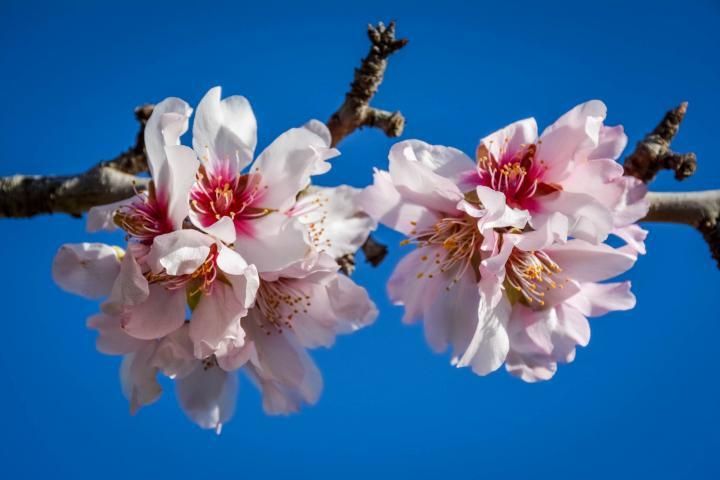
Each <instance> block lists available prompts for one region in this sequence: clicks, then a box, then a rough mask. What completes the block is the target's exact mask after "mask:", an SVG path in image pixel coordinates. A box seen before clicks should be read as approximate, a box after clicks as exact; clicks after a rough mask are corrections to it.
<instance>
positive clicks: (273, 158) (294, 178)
mask: <svg viewBox="0 0 720 480" xmlns="http://www.w3.org/2000/svg"><path fill="white" fill-rule="evenodd" d="M312 125H313V127H312V129H310V128H306V127H300V128H292V129H290V130H288V131H286V132H285V133H283V134H282V135H280V136H279V137H278V138H276V139H275V141H274V142H273V143H271V144H270V145H269V146H268V147H267V148H266V149H265V150H264V151H263V152H262V153H261V154H260V156H259V157H258V158H257V160H256V161H255V163H254V164H253V167H252V172H253V173H255V172H257V173H259V174H260V175H261V176H262V180H261V182H262V187H261V188H264V187H267V188H266V189H265V191H264V192H263V193H262V194H261V196H260V198H259V199H258V200H257V203H258V205H262V206H263V207H264V208H271V209H275V210H278V211H280V212H285V211H286V210H288V209H289V208H290V207H291V206H292V205H293V204H294V203H295V199H296V198H297V194H298V193H299V192H300V191H302V190H303V189H304V188H305V187H307V186H308V185H309V184H310V177H311V176H312V175H317V174H320V173H325V172H327V171H328V170H330V164H329V163H327V162H326V160H328V159H330V158H333V157H336V156H338V155H339V154H340V152H339V151H338V150H336V149H334V148H330V144H329V143H327V142H326V139H327V135H318V134H317V133H315V131H316V130H318V129H319V125H318V124H317V123H315V124H312Z"/></svg>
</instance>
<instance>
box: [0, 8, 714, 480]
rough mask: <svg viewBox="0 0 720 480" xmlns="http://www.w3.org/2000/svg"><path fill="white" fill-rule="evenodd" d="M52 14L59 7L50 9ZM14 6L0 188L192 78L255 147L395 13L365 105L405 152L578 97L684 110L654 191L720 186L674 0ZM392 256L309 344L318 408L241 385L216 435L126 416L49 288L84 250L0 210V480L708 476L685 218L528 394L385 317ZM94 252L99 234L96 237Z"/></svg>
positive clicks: (72, 160)
mask: <svg viewBox="0 0 720 480" xmlns="http://www.w3.org/2000/svg"><path fill="white" fill-rule="evenodd" d="M60 3H62V5H61V4H60ZM149 3H150V2H70V1H67V2H52V3H43V2H19V1H7V0H4V1H3V2H2V4H0V71H1V72H3V74H2V75H0V105H2V114H0V146H2V155H0V174H2V175H8V174H13V173H17V172H23V173H57V174H62V173H73V172H77V171H81V170H83V169H85V168H87V167H89V166H91V165H92V164H94V163H96V162H97V161H99V160H102V159H107V158H111V157H113V156H114V155H116V154H117V153H119V152H120V151H121V150H123V149H125V148H127V147H128V146H129V145H130V144H131V143H132V141H133V138H134V135H135V132H136V125H135V123H134V120H133V116H132V110H133V108H134V107H135V106H136V105H138V104H141V103H144V102H154V101H158V100H160V99H162V98H163V97H165V96H171V95H172V96H180V97H183V98H185V99H186V100H188V101H189V102H190V103H192V104H195V103H196V102H197V101H198V100H199V99H200V98H201V96H202V94H203V93H204V92H205V91H206V90H207V89H208V88H209V87H211V86H214V85H218V84H219V85H222V86H223V87H224V90H225V93H226V94H233V93H235V94H242V95H245V96H247V97H248V98H249V99H250V101H251V102H252V104H253V107H254V109H255V112H256V115H257V118H258V123H259V145H260V146H261V147H262V146H264V145H267V144H268V143H269V142H270V141H271V140H272V139H273V138H274V137H275V136H276V135H278V134H279V133H281V132H282V131H284V130H285V129H287V128H289V127H291V126H296V125H298V124H301V123H304V122H305V121H306V120H307V119H308V118H312V117H316V118H319V119H321V120H324V119H326V118H327V117H328V116H329V114H330V113H331V112H333V111H334V109H335V108H336V107H337V105H338V104H339V103H340V102H341V101H342V97H343V95H344V93H345V90H346V86H347V84H348V83H349V81H350V79H351V75H352V69H353V68H354V67H355V66H356V65H357V63H358V61H359V59H360V58H361V57H362V56H363V55H364V54H365V52H366V50H367V40H366V38H365V33H364V29H365V25H366V24H367V23H368V22H375V21H378V20H388V19H392V18H395V19H397V21H398V28H399V32H400V34H401V35H404V36H407V37H408V38H410V44H409V45H408V47H407V48H406V49H405V50H403V51H402V52H400V53H399V54H397V56H396V57H393V59H392V61H391V64H390V67H389V70H388V72H387V75H386V81H385V83H384V84H383V85H382V88H381V91H380V93H379V94H378V95H377V97H376V100H375V104H376V105H377V106H379V107H383V108H388V109H399V110H402V112H403V113H404V114H405V115H406V117H407V119H408V121H407V128H406V130H405V135H404V138H422V139H424V140H426V141H429V142H431V143H440V144H445V145H453V146H456V147H458V148H461V149H463V150H465V151H466V152H472V151H473V149H474V147H475V145H476V143H477V141H478V139H479V138H480V137H482V136H484V135H485V134H487V133H489V132H491V131H493V130H495V129H497V128H499V127H502V126H504V125H505V124H507V123H509V122H511V121H514V120H516V119H520V118H523V117H527V116H535V117H536V118H537V119H538V122H539V124H540V125H541V126H544V125H547V124H548V123H549V122H551V121H552V120H554V119H555V118H556V117H557V116H559V115H560V114H561V113H563V112H564V111H566V110H567V109H569V108H570V107H572V106H574V105H575V104H577V103H579V102H582V101H584V100H587V99H590V98H600V99H602V100H604V101H605V102H606V103H607V105H608V108H609V118H608V121H609V123H611V124H616V123H622V124H623V125H624V126H625V128H626V132H627V133H628V135H629V137H630V139H631V143H634V142H635V141H637V139H639V138H640V137H641V136H642V134H644V133H645V132H646V131H648V130H649V129H651V128H652V127H653V126H654V124H655V123H656V121H657V120H658V119H659V118H660V117H661V115H662V114H663V112H664V111H665V110H667V109H668V108H670V107H672V106H674V105H676V104H677V103H679V102H680V101H682V100H688V101H689V102H690V109H689V113H688V116H687V119H686V121H685V123H684V124H683V127H682V131H681V133H680V135H679V137H678V138H677V140H676V142H675V144H674V146H675V148H676V149H677V150H678V151H689V150H692V151H695V152H696V153H697V155H698V158H699V169H698V173H697V175H696V177H694V178H692V179H690V180H688V181H687V182H686V183H683V184H677V183H675V181H674V180H673V179H672V178H671V175H669V174H664V175H661V177H660V178H659V179H658V180H657V181H656V182H655V183H654V184H653V188H655V189H658V190H673V189H682V190H690V189H703V188H713V187H715V188H718V187H720V163H719V162H718V161H717V160H718V154H717V148H716V142H717V134H716V131H717V127H716V123H717V111H718V108H720V89H719V88H718V85H720V63H719V62H718V57H717V51H718V48H720V30H718V29H717V25H718V22H720V5H719V4H718V3H717V1H710V0H707V1H684V2H672V3H670V2H658V1H653V2H640V1H638V2H619V1H617V2H616V1H609V2H566V3H556V2H531V1H527V2H492V3H486V2H474V5H472V6H471V5H468V4H469V3H470V2H453V1H444V2H433V3H429V4H422V3H420V2H374V1H365V2H362V3H358V4H355V5H351V4H349V3H347V2H328V3H324V2H319V1H317V2H312V3H304V4H300V3H299V2H293V3H292V4H288V5H286V4H283V3H277V2H270V1H265V2H253V3H248V4H242V3H241V2H227V3H214V2H203V3H202V4H200V3H197V2H195V3H189V2H165V3H160V2H153V4H152V5H150V4H149ZM392 143H393V141H392V140H390V139H387V138H385V137H384V136H383V135H382V134H381V133H380V132H378V131H372V130H367V131H362V132H359V133H355V134H354V135H353V136H352V137H350V138H349V139H347V140H346V141H345V142H344V143H343V144H342V145H341V150H342V152H343V155H342V156H341V157H340V158H338V159H337V160H336V161H335V166H334V168H333V170H332V172H331V173H330V174H329V175H328V176H327V177H325V178H323V180H322V183H324V184H335V183H350V184H353V185H357V186H361V185H363V184H365V183H367V182H369V181H370V179H371V171H372V166H373V165H376V166H380V167H384V166H386V165H387V159H386V153H387V150H388V149H389V147H390V145H391V144H392ZM377 235H378V237H379V238H380V239H381V240H383V241H385V242H386V243H388V244H389V245H391V247H392V250H391V254H390V256H389V257H388V259H387V260H386V262H385V263H384V264H383V265H382V266H381V267H380V268H378V269H371V268H369V267H366V266H365V265H361V266H360V267H359V268H358V271H357V273H356V275H355V279H356V281H358V282H359V283H361V284H363V285H365V286H366V287H367V288H368V289H369V291H370V292H371V294H372V295H373V297H374V299H375V300H376V302H377V304H378V306H379V307H380V309H381V315H380V317H379V319H378V321H377V323H376V324H375V325H374V326H372V327H371V328H368V329H366V330H365V331H362V332H359V333H358V334H356V335H352V336H349V337H343V338H341V339H340V340H339V342H338V343H337V345H336V347H335V348H334V349H332V350H324V351H317V352H315V355H314V356H315V358H316V360H317V361H318V363H319V365H320V366H321V369H322V371H323V373H324V377H325V384H326V386H325V392H324V394H323V397H322V398H321V400H320V402H319V404H318V405H317V406H315V407H313V408H309V409H306V410H305V411H303V412H302V413H301V414H299V415H295V416H292V417H279V418H276V417H266V416H265V415H264V414H263V413H262V411H261V407H260V401H259V397H258V394H257V392H255V391H254V389H253V388H252V386H251V385H249V383H248V382H245V383H244V384H243V385H242V387H241V395H240V400H239V404H238V408H237V412H236V415H235V418H234V420H233V421H232V422H231V423H230V424H228V425H227V426H226V428H225V429H224V430H223V434H222V435H221V436H219V437H217V436H215V435H214V434H212V433H210V432H208V431H203V430H201V429H199V428H197V427H196V426H195V425H193V424H192V423H190V422H189V421H187V420H186V419H185V418H184V416H183V414H182V412H181V411H180V409H179V407H178V406H177V404H176V402H175V399H174V394H173V392H172V389H171V388H169V389H167V391H166V393H165V395H164V397H163V399H162V400H161V401H160V402H159V403H157V404H155V405H153V406H151V407H149V408H147V409H145V410H143V411H141V412H140V413H139V414H138V415H137V416H135V417H131V416H130V415H129V413H128V408H127V404H126V401H125V399H124V398H123V397H122V394H121V392H120V388H119V384H118V379H117V367H118V365H119V359H118V358H113V357H106V356H102V355H100V354H98V353H97V352H95V349H94V339H93V334H92V333H91V332H88V331H87V330H86V329H85V327H84V321H85V318H86V317H87V316H88V315H90V314H92V313H93V312H94V311H95V310H96V308H97V307H96V305H95V304H93V303H91V302H86V301H84V300H82V299H80V298H76V297H73V296H70V295H68V294H65V293H63V292H61V291H60V290H59V289H58V288H57V287H56V286H54V285H53V283H52V280H51V278H50V264H51V260H52V257H53V255H54V253H55V251H56V249H57V248H58V246H59V245H60V244H61V243H64V242H78V241H83V240H87V239H89V238H90V237H89V236H88V234H86V233H85V231H84V224H83V222H82V221H80V220H76V219H71V218H68V217H65V216H52V217H38V218H34V219H31V220H2V221H0V238H2V247H3V248H2V249H1V250H0V264H1V265H2V267H3V269H2V271H3V273H4V279H3V282H2V285H3V289H2V299H3V306H4V312H3V313H4V315H3V321H2V324H3V341H2V344H1V345H2V347H1V348H0V373H2V378H3V381H2V387H1V389H2V395H0V411H2V412H3V413H2V415H3V421H2V423H1V426H0V476H2V477H3V478H45V477H47V476H52V477H54V478H70V477H72V478H78V479H79V478H96V477H97V476H98V475H102V476H103V478H106V479H115V478H125V479H127V478H134V479H144V478H153V477H157V476H158V475H162V476H163V478H166V477H174V478H184V477H193V478H211V476H217V475H223V476H226V477H228V478H236V477H242V478H257V477H260V476H261V475H262V476H263V478H287V477H290V476H292V477H293V478H296V479H304V478H366V477H367V476H369V475H373V476H375V477H376V478H385V477H390V476H392V477H394V478H398V477H400V478H402V477H409V476H412V477H414V478H437V477H439V476H443V477H448V478H453V477H458V476H462V477H465V478H495V477H500V476H502V477H503V478H505V479H516V478H517V479H525V478H565V477H571V476H572V477H578V478H585V479H591V478H598V479H600V478H603V479H604V478H607V477H613V478H639V477H642V478H645V477H653V478H698V479H700V478H718V477H719V476H720V457H718V456H717V451H718V448H720V434H719V432H718V426H719V425H720V423H719V422H720V410H719V409H718V408H717V405H718V396H719V395H720V389H719V388H718V383H717V370H716V368H715V365H716V363H717V348H718V347H717V345H718V342H717V338H718V336H719V335H720V322H718V320H719V318H718V314H717V311H718V309H717V303H716V299H717V295H718V293H720V290H719V289H718V284H719V281H720V272H718V271H717V270H716V269H715V268H714V266H713V265H712V263H711V262H710V261H709V257H708V253H707V250H706V246H705V245H704V243H703V242H702V240H701V238H700V236H699V235H698V234H697V233H696V232H694V231H692V230H691V229H689V228H684V227H676V226H657V225H652V226H650V237H649V240H648V249H649V254H648V255H647V256H646V257H644V258H641V260H640V261H639V262H638V264H637V266H636V268H634V269H633V270H632V271H631V272H630V273H629V274H628V275H627V277H628V278H629V279H631V280H632V281H633V283H634V290H635V293H636V294H637V296H638V306H637V308H636V309H634V310H633V311H631V312H624V313H617V314H611V315H608V316H606V317H603V318H600V319H596V320H594V321H593V322H592V328H593V330H592V340H591V342H590V345H589V347H587V348H585V349H581V350H580V351H579V352H578V355H577V359H576V361H575V363H573V364H572V365H569V366H563V367H561V369H560V371H559V373H558V374H557V375H556V377H555V378H554V379H553V380H552V381H550V382H548V383H543V384H536V385H527V384H524V383H522V382H521V381H519V380H517V379H515V378H512V377H511V376H510V375H508V374H506V373H504V372H503V371H500V372H497V373H496V374H494V375H491V376H489V377H485V378H480V377H477V376H475V375H473V374H472V373H471V372H469V371H465V370H456V369H454V368H452V367H450V366H449V363H448V357H447V356H441V355H435V354H433V353H431V352H430V350H429V349H428V348H427V347H426V345H425V344H424V341H423V336H422V332H421V330H420V328H419V327H406V326H403V325H401V324H400V314H401V310H400V309H399V308H397V307H392V306H391V305H389V303H388V302H387V300H386V297H385V292H384V283H385V281H386V279H387V278H388V275H389V274H390V272H391V271H392V269H393V266H394V265H395V264H396V262H397V261H398V258H399V255H400V253H401V250H400V248H398V247H397V245H398V241H399V240H400V238H399V237H398V236H397V235H396V234H394V233H392V232H390V231H387V230H381V231H380V232H378V234H377ZM96 238H97V239H99V240H108V241H120V240H119V238H118V237H117V236H100V237H96Z"/></svg>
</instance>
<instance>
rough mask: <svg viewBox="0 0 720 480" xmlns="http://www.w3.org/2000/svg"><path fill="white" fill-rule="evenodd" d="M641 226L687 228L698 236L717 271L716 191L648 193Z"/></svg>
mask: <svg viewBox="0 0 720 480" xmlns="http://www.w3.org/2000/svg"><path fill="white" fill-rule="evenodd" d="M647 199H648V201H649V203H650V210H649V211H648V214H647V215H646V216H645V218H644V219H643V221H645V222H667V223H679V224H684V225H690V226H691V227H694V228H697V229H698V230H699V231H700V233H702V235H703V237H704V238H705V241H706V242H708V245H709V246H710V253H711V254H712V256H713V258H714V259H715V261H716V262H717V264H718V268H720V190H706V191H702V192H663V193H655V192H651V193H648V196H647Z"/></svg>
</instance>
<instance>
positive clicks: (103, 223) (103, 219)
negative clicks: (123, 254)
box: [85, 196, 137, 233]
mask: <svg viewBox="0 0 720 480" xmlns="http://www.w3.org/2000/svg"><path fill="white" fill-rule="evenodd" d="M136 198H137V196H132V197H130V198H125V199H123V200H119V201H117V202H114V203H108V204H106V205H99V206H97V207H92V208H91V209H90V210H88V213H87V224H86V227H85V228H86V229H87V231H88V232H90V233H95V232H99V231H101V230H103V231H106V232H112V231H114V230H117V228H118V227H117V225H115V220H114V217H115V212H117V211H118V209H119V208H121V207H124V206H125V205H130V204H131V203H133V201H135V199H136Z"/></svg>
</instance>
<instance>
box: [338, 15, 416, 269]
mask: <svg viewBox="0 0 720 480" xmlns="http://www.w3.org/2000/svg"><path fill="white" fill-rule="evenodd" d="M368 38H369V39H370V43H371V45H370V51H369V52H368V54H367V56H366V57H365V58H363V60H362V62H361V63H360V68H356V69H355V77H354V78H353V81H352V83H351V84H350V90H349V91H348V93H347V94H345V101H344V102H343V104H342V105H340V108H338V109H337V111H336V112H335V113H333V114H332V115H331V116H330V119H329V120H328V122H327V126H328V129H330V134H331V135H332V145H333V146H337V145H338V144H339V143H340V142H341V141H342V140H343V139H344V138H345V137H347V136H348V135H350V134H351V133H352V132H354V131H355V130H357V129H358V128H362V127H375V128H379V129H380V130H382V131H383V132H385V135H387V136H388V137H399V136H400V135H402V132H403V128H404V127H405V117H403V115H402V114H401V113H400V112H388V111H386V110H380V109H377V108H374V107H371V106H370V101H371V100H372V98H373V96H374V95H375V94H376V93H377V91H378V88H379V87H380V84H381V83H382V81H383V76H384V74H385V69H386V68H387V63H388V58H389V57H390V55H392V54H393V53H395V52H396V51H398V50H400V49H401V48H403V47H404V46H405V45H407V42H408V41H407V39H405V38H401V39H396V38H395V22H390V23H389V24H388V26H387V27H385V25H384V24H383V23H382V22H379V23H378V24H377V26H375V25H368ZM362 251H363V253H364V254H365V261H366V262H368V263H370V264H371V265H372V266H373V267H376V266H378V265H379V264H380V262H382V261H383V259H384V258H385V255H387V251H388V249H387V247H386V246H385V245H383V244H382V243H380V242H378V241H377V240H375V239H374V238H373V237H371V236H370V237H368V239H367V240H366V241H365V243H364V244H363V246H362ZM338 262H339V263H340V266H341V268H342V269H343V271H344V272H345V273H347V274H348V275H349V274H351V273H352V271H353V270H354V269H355V256H354V255H345V256H343V257H341V258H339V259H338Z"/></svg>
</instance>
